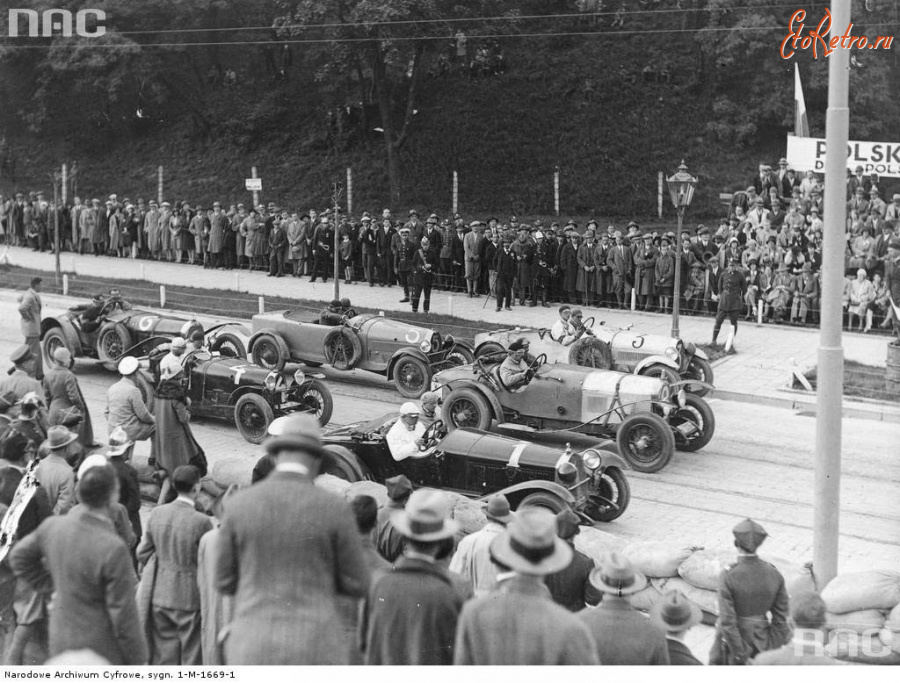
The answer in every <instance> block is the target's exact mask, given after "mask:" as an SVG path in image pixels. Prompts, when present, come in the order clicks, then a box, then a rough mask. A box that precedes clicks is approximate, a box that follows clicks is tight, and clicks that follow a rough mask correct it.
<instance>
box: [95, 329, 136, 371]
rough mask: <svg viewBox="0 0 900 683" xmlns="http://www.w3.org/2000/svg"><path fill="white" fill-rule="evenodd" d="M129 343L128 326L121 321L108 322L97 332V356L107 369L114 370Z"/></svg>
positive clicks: (129, 345) (129, 346)
mask: <svg viewBox="0 0 900 683" xmlns="http://www.w3.org/2000/svg"><path fill="white" fill-rule="evenodd" d="M131 345H132V341H131V332H129V331H128V328H127V327H126V326H125V325H124V324H123V323H114V322H108V323H106V324H105V325H104V326H103V327H101V328H100V331H99V332H98V333H97V358H99V359H100V361H101V362H102V363H103V365H104V367H105V368H106V369H107V370H115V369H116V367H117V365H118V363H119V359H120V358H122V356H123V355H124V354H125V351H126V350H127V349H129V348H131Z"/></svg>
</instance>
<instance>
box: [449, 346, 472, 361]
mask: <svg viewBox="0 0 900 683" xmlns="http://www.w3.org/2000/svg"><path fill="white" fill-rule="evenodd" d="M447 360H448V361H452V362H453V363H454V364H455V365H457V366H459V365H471V364H472V363H474V362H475V354H474V353H472V352H471V351H469V349H468V347H465V346H463V345H462V344H454V345H453V346H451V347H450V350H449V351H448V352H447Z"/></svg>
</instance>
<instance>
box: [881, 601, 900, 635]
mask: <svg viewBox="0 0 900 683" xmlns="http://www.w3.org/2000/svg"><path fill="white" fill-rule="evenodd" d="M884 627H885V628H886V629H887V630H889V631H893V632H894V633H900V604H898V605H897V606H896V607H894V609H892V610H891V611H890V614H888V617H887V619H885V622H884ZM898 640H900V638H898Z"/></svg>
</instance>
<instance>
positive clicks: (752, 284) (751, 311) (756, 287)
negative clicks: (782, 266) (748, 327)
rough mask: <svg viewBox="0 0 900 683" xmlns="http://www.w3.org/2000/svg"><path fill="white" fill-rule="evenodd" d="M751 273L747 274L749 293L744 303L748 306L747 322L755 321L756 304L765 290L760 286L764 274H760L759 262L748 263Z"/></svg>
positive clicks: (746, 294)
mask: <svg viewBox="0 0 900 683" xmlns="http://www.w3.org/2000/svg"><path fill="white" fill-rule="evenodd" d="M748 265H749V267H750V272H749V273H748V274H747V291H746V293H745V294H744V303H745V304H747V320H753V317H754V315H755V312H756V303H757V301H759V298H760V292H761V291H762V290H763V288H762V287H761V286H760V280H761V279H762V273H760V272H759V262H758V261H757V260H756V259H751V260H750V262H749V263H748Z"/></svg>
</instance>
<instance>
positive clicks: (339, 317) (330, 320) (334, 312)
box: [319, 299, 344, 327]
mask: <svg viewBox="0 0 900 683" xmlns="http://www.w3.org/2000/svg"><path fill="white" fill-rule="evenodd" d="M343 320H344V314H343V313H342V312H341V302H340V300H339V299H333V300H332V302H331V303H330V304H328V306H326V307H325V310H323V311H322V315H321V316H319V324H320V325H329V326H331V327H335V326H337V325H340V324H341V322H342V321H343Z"/></svg>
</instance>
